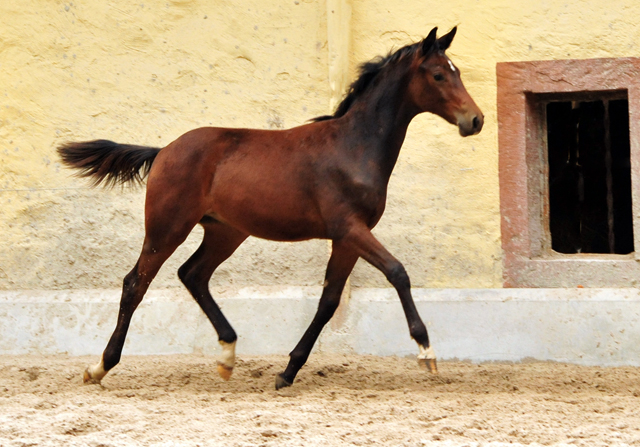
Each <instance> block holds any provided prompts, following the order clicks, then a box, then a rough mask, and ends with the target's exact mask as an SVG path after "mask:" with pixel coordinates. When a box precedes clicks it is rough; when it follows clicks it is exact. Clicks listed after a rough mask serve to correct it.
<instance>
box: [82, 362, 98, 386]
mask: <svg viewBox="0 0 640 447" xmlns="http://www.w3.org/2000/svg"><path fill="white" fill-rule="evenodd" d="M90 368H91V367H90V366H89V367H87V369H85V370H84V373H83V374H82V381H83V382H84V383H89V384H91V383H94V384H97V385H99V384H100V380H98V379H94V378H93V377H91V373H90V372H89V369H90Z"/></svg>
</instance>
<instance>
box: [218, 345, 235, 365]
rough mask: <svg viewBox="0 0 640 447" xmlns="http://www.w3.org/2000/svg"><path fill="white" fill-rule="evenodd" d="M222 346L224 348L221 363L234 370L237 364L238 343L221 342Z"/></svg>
mask: <svg viewBox="0 0 640 447" xmlns="http://www.w3.org/2000/svg"><path fill="white" fill-rule="evenodd" d="M219 343H220V346H222V355H221V356H220V363H221V364H223V365H224V366H227V367H229V368H233V365H235V363H236V342H235V341H234V342H233V343H227V342H224V341H222V340H220V342H219Z"/></svg>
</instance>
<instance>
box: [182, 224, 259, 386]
mask: <svg viewBox="0 0 640 447" xmlns="http://www.w3.org/2000/svg"><path fill="white" fill-rule="evenodd" d="M202 226H203V227H204V238H203V240H202V244H201V245H200V247H199V248H198V250H196V252H195V253H194V254H193V255H192V256H191V257H190V258H189V260H188V261H187V262H185V263H184V264H183V265H182V267H180V269H179V270H178V276H179V277H180V280H181V281H182V282H183V283H184V285H185V286H186V287H187V289H189V292H191V295H192V296H193V298H194V299H195V300H196V302H197V303H198V304H199V305H200V307H201V308H202V310H203V311H204V313H205V314H206V315H207V317H208V318H209V321H211V324H212V325H213V327H214V329H215V330H216V332H217V333H218V341H219V342H220V345H221V346H222V357H221V359H220V360H219V361H218V373H219V374H220V377H222V378H223V379H224V380H229V378H230V377H231V373H232V372H233V366H234V364H235V358H236V357H235V347H236V340H237V338H238V337H237V335H236V333H235V331H234V330H233V328H232V327H231V325H230V324H229V322H228V321H227V319H226V318H225V316H224V315H223V314H222V311H221V310H220V308H219V307H218V305H217V304H216V302H215V301H214V300H213V298H212V296H211V293H210V292H209V279H210V278H211V275H212V274H213V272H214V271H215V269H216V268H217V267H218V266H219V265H220V264H222V263H223V262H224V261H225V260H226V259H227V258H229V256H231V255H232V254H233V252H234V251H235V250H236V248H238V247H239V246H240V244H242V242H243V241H244V240H245V239H246V238H247V234H245V233H242V232H240V231H238V230H236V229H235V228H232V227H229V226H227V225H225V224H222V223H219V222H215V223H208V224H203V225H202Z"/></svg>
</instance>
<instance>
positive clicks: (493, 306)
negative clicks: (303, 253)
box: [0, 287, 640, 366]
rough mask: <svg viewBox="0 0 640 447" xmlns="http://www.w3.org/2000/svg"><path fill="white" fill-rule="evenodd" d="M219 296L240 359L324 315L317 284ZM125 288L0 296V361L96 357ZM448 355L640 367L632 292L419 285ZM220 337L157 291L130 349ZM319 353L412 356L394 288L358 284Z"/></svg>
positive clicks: (185, 302) (208, 346)
mask: <svg viewBox="0 0 640 447" xmlns="http://www.w3.org/2000/svg"><path fill="white" fill-rule="evenodd" d="M215 292H217V295H218V296H219V298H218V300H217V301H218V303H219V304H220V306H221V308H222V309H223V311H224V313H225V315H226V316H227V318H228V319H229V321H230V322H231V324H232V325H233V327H234V328H235V329H236V332H237V333H238V336H239V341H238V345H237V349H238V354H239V355H242V354H285V355H286V354H287V353H288V352H289V351H290V350H291V349H293V347H294V346H295V344H296V343H297V342H298V340H299V339H300V337H301V336H302V333H303V332H304V330H305V329H306V327H307V325H308V324H309V322H310V321H311V319H312V317H313V314H314V312H315V310H316V308H317V303H318V298H319V296H320V292H321V289H320V288H319V287H308V288H307V287H304V288H303V287H290V288H255V289H241V290H236V291H223V292H222V293H219V292H220V291H215ZM119 296H120V292H119V291H117V290H86V291H34V290H30V291H17V292H13V291H11V292H7V291H5V292H0V354H10V355H16V354H59V353H67V354H69V355H85V354H93V355H96V356H98V355H99V354H100V353H101V352H102V350H103V349H104V347H105V345H106V343H107V340H108V338H109V336H110V335H111V332H112V330H113V328H114V326H115V321H116V315H117V311H118V302H119ZM414 298H415V300H416V304H417V306H418V309H419V311H420V314H421V315H422V317H423V319H424V321H425V323H426V324H427V327H428V330H429V335H430V336H431V342H432V345H433V347H434V349H435V351H436V354H437V355H438V358H439V359H441V360H448V359H460V360H463V359H464V360H471V361H474V362H484V361H520V360H523V359H536V360H550V361H561V362H571V363H578V364H585V365H603V366H615V365H635V366H640V324H639V323H640V292H639V291H637V290H635V289H479V290H471V289H438V290H434V289H414ZM219 349H220V348H219V345H218V343H217V336H216V334H215V332H214V331H213V328H212V327H211V325H210V323H209V322H208V320H207V319H206V317H205V316H204V314H203V313H202V312H201V311H200V309H199V307H198V306H197V304H196V303H195V302H194V301H193V300H192V299H191V298H190V296H189V295H188V293H187V292H186V291H183V290H180V289H170V290H152V291H149V293H148V294H147V296H146V298H145V300H144V301H143V303H142V304H141V306H140V308H139V309H138V310H137V312H136V314H135V316H134V318H133V323H132V325H131V328H130V331H129V335H128V338H127V342H126V345H125V350H124V354H125V355H126V354H179V353H184V354H188V353H202V354H206V355H215V354H218V353H219ZM314 352H339V353H358V354H375V355H382V356H385V355H398V356H406V355H415V354H417V353H418V350H417V347H416V345H415V343H414V342H413V341H412V340H411V339H410V337H409V333H408V329H407V324H406V321H405V318H404V315H403V313H402V308H401V306H400V303H399V300H398V298H397V296H396V294H395V292H394V291H393V289H354V290H352V294H351V299H350V300H349V302H348V303H346V305H345V306H341V308H340V309H339V310H338V312H337V313H336V316H335V317H334V320H332V321H331V322H330V323H329V324H328V325H327V327H326V328H325V330H324V332H323V333H322V335H321V337H320V340H319V342H318V343H317V345H316V347H315V351H314Z"/></svg>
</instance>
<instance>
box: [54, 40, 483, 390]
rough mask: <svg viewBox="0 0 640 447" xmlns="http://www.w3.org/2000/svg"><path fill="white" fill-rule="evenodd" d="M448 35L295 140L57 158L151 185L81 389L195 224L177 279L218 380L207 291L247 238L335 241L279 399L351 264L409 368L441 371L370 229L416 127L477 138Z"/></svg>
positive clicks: (262, 135) (116, 348) (371, 70)
mask: <svg viewBox="0 0 640 447" xmlns="http://www.w3.org/2000/svg"><path fill="white" fill-rule="evenodd" d="M455 32H456V29H455V28H454V29H453V30H452V31H451V32H449V33H448V34H446V35H444V36H442V37H440V38H437V37H436V28H434V29H433V30H432V31H431V32H430V33H429V35H428V36H427V37H426V38H425V39H424V40H422V41H420V42H417V43H414V44H412V45H408V46H405V47H403V48H400V49H399V50H397V51H395V52H394V53H391V54H389V55H388V56H386V57H384V58H377V59H374V60H373V61H370V62H367V63H365V64H363V65H362V67H361V71H360V76H359V78H358V79H357V80H356V81H355V82H354V83H353V84H352V85H351V87H350V90H349V92H348V94H347V96H346V97H345V99H344V100H343V101H342V103H341V104H340V105H339V106H338V108H337V110H336V112H335V113H334V114H333V115H330V116H323V117H319V118H316V119H315V120H313V122H311V123H308V124H305V125H303V126H299V127H296V128H293V129H287V130H256V129H223V128H214V127H204V128H199V129H195V130H192V131H190V132H187V133H186V134H184V135H182V136H181V137H179V138H178V139H177V140H175V141H174V142H172V143H170V144H169V145H168V146H166V147H165V148H162V149H159V148H150V147H143V146H132V145H124V144H117V143H113V142H111V141H106V140H96V141H89V142H83V143H69V144H66V145H63V146H61V147H60V148H59V149H58V151H59V154H60V156H61V157H62V160H63V162H64V163H65V164H67V165H68V166H71V167H74V168H78V169H80V173H79V175H81V176H86V177H91V178H92V179H93V180H94V184H100V183H104V184H106V185H114V184H117V183H126V182H131V181H141V180H142V179H143V178H144V177H145V176H146V175H147V174H148V181H147V193H146V204H145V238H144V243H143V246H142V252H141V254H140V257H139V259H138V262H137V263H136V265H135V266H134V267H133V269H132V270H131V272H129V274H127V276H126V277H125V278H124V285H123V288H122V298H121V302H120V312H119V314H118V321H117V324H116V328H115V331H114V332H113V335H112V336H111V339H110V340H109V343H108V344H107V347H106V349H105V350H104V352H103V354H102V358H101V360H100V362H99V363H98V364H96V365H94V366H90V367H89V368H87V370H86V371H85V374H84V380H85V382H89V381H93V382H99V381H100V380H101V379H102V378H103V377H104V376H105V375H106V374H107V372H108V371H109V370H111V368H113V367H114V366H116V365H117V364H118V362H119V361H120V356H121V353H122V347H123V344H124V341H125V337H126V334H127V330H128V328H129V324H130V322H131V317H132V315H133V312H134V311H135V309H136V307H137V306H138V305H139V304H140V302H141V301H142V298H143V296H144V294H145V292H146V291H147V288H148V287H149V284H150V283H151V281H152V280H153V278H154V277H155V276H156V273H157V272H158V270H159V269H160V266H162V264H163V263H164V262H165V261H166V260H167V258H168V257H169V256H170V255H171V254H172V253H173V252H174V250H175V249H176V248H177V247H178V246H179V245H180V244H182V243H183V242H184V240H185V239H186V238H187V236H188V235H189V233H190V232H191V230H192V229H193V228H194V227H195V226H196V225H198V224H200V225H202V227H203V228H204V238H203V241H202V244H201V245H200V247H199V248H198V249H197V251H196V252H195V253H194V254H193V255H192V256H191V258H189V260H187V262H185V263H184V264H183V265H182V267H180V269H179V270H178V275H179V277H180V279H181V280H182V282H183V283H184V285H185V286H186V287H187V289H189V292H190V293H191V295H193V297H194V298H195V300H196V302H197V303H198V304H199V305H200V307H201V308H202V310H203V311H204V313H205V314H206V315H207V317H208V318H209V320H211V323H212V324H213V327H214V328H215V330H216V332H217V333H218V337H219V342H220V344H221V345H222V351H223V354H222V357H221V359H220V360H219V362H218V365H219V366H218V372H219V373H220V375H221V376H222V378H224V379H228V378H229V377H230V375H231V372H232V370H233V367H234V362H235V344H236V340H237V336H236V333H235V331H234V330H233V328H232V327H231V325H230V324H229V322H228V321H227V319H226V318H225V316H224V315H223V314H222V312H221V311H220V308H219V307H218V305H217V304H216V303H215V301H214V300H213V298H212V296H211V294H210V292H209V288H208V283H209V279H210V278H211V275H212V274H213V272H214V271H215V269H216V268H217V267H218V266H219V265H220V264H221V263H222V262H223V261H224V260H226V259H227V258H228V257H229V256H231V255H232V254H233V252H234V251H235V250H236V248H238V246H239V245H240V244H241V243H242V242H243V241H244V240H245V239H246V238H247V237H249V236H256V237H260V238H264V239H270V240H276V241H301V240H307V239H313V238H320V239H329V240H331V241H332V252H331V257H330V259H329V264H328V266H327V271H326V276H325V283H324V284H325V285H324V290H323V292H322V296H321V297H320V304H319V306H318V310H317V313H316V315H315V317H314V318H313V321H312V322H311V324H310V326H309V328H308V329H307V331H306V332H305V333H304V335H303V337H302V339H301V340H300V342H299V343H298V345H297V346H296V347H295V348H294V349H293V351H292V352H291V354H290V360H289V363H288V365H287V367H286V369H285V371H284V372H283V373H281V374H279V375H278V376H277V377H276V388H281V387H284V386H289V385H291V384H292V383H293V381H294V379H295V377H296V374H297V373H298V371H299V370H300V368H301V367H302V366H303V365H304V364H305V362H306V360H307V358H308V356H309V353H310V352H311V349H312V347H313V345H314V343H315V342H316V339H317V338H318V336H319V334H320V331H321V330H322V328H323V327H324V326H325V324H326V323H327V322H328V321H329V319H330V318H331V317H332V315H333V313H334V311H335V310H336V308H337V306H338V303H339V300H340V295H341V292H342V289H343V287H344V285H345V282H346V280H347V278H348V277H349V274H350V273H351V270H352V269H353V266H354V265H355V263H356V261H357V260H358V258H363V259H364V260H366V261H367V262H369V263H371V264H372V265H373V266H374V267H376V268H377V269H379V270H380V271H381V272H382V273H384V275H385V276H386V277H387V279H388V280H389V282H390V283H391V284H392V285H393V287H395V289H396V290H397V293H398V296H399V297H400V302H401V304H402V308H403V310H404V313H405V315H406V318H407V322H408V324H409V333H410V335H411V337H412V338H413V339H414V340H415V341H416V342H417V343H418V347H419V354H418V359H419V361H420V362H421V363H422V364H423V365H425V366H426V367H428V368H429V369H430V370H431V371H432V372H436V371H437V369H436V358H435V355H434V352H433V349H432V348H431V345H430V344H429V337H428V335H427V330H426V327H425V325H424V323H423V322H422V320H421V319H420V316H419V315H418V311H417V309H416V306H415V304H414V302H413V298H412V297H411V290H410V282H409V277H408V275H407V273H406V271H405V269H404V267H403V266H402V264H401V263H400V262H399V261H398V260H397V259H396V258H394V257H393V256H392V255H391V254H390V253H389V252H388V251H387V250H386V249H385V248H384V247H383V246H382V244H380V242H378V240H376V238H375V237H374V236H373V235H372V234H371V229H372V228H373V227H374V226H375V225H376V223H377V222H378V220H379V219H380V217H381V216H382V213H383V211H384V208H385V201H386V196H387V185H388V182H389V178H390V176H391V171H392V170H393V168H394V166H395V163H396V160H397V158H398V154H399V152H400V148H401V147H402V143H403V141H404V138H405V134H406V132H407V127H408V126H409V123H410V122H411V120H412V119H413V117H415V116H416V115H417V114H419V113H422V112H431V113H434V114H436V115H438V116H441V117H442V118H444V119H445V120H446V121H448V122H449V123H451V124H454V125H456V126H458V129H459V132H460V135H462V136H468V135H474V134H477V133H478V132H480V130H481V129H482V125H483V115H482V113H481V112H480V109H479V108H478V106H477V105H476V104H475V102H474V101H473V99H471V97H470V96H469V94H468V93H467V91H466V90H465V88H464V86H463V85H462V81H461V80H460V72H459V70H458V69H457V68H456V67H455V65H454V64H453V63H452V62H451V60H450V59H449V58H448V57H447V56H446V55H445V50H446V49H447V48H449V45H450V44H451V41H452V40H453V37H454V35H455Z"/></svg>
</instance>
